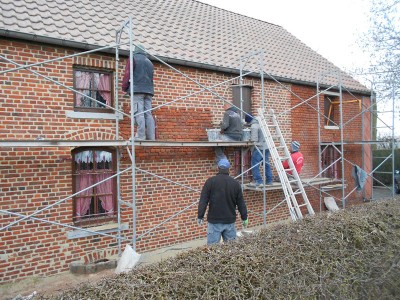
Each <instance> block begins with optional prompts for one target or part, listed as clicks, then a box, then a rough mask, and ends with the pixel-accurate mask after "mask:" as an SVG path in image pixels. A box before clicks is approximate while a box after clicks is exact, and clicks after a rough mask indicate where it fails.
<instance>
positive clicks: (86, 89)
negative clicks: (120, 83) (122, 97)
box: [74, 67, 113, 112]
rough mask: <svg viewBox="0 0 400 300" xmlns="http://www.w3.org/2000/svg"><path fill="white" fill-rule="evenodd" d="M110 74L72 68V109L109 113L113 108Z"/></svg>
mask: <svg viewBox="0 0 400 300" xmlns="http://www.w3.org/2000/svg"><path fill="white" fill-rule="evenodd" d="M112 77H113V76H112V72H111V71H106V70H97V69H85V68H79V67H75V68H74V89H75V90H76V91H78V92H79V93H75V97H74V109H75V110H77V111H88V110H90V111H96V112H110V110H111V109H110V108H108V107H107V106H105V105H104V104H107V105H108V106H111V107H113V99H112V80H113V78H112Z"/></svg>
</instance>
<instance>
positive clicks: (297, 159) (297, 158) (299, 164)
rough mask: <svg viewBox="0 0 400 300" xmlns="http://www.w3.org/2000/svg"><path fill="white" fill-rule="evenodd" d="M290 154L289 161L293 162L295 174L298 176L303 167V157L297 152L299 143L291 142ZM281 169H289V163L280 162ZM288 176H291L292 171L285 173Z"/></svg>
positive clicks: (286, 161)
mask: <svg viewBox="0 0 400 300" xmlns="http://www.w3.org/2000/svg"><path fill="white" fill-rule="evenodd" d="M291 148H292V149H291V154H290V159H291V160H292V161H293V164H294V167H295V168H296V171H297V174H300V172H301V169H302V168H303V165H304V156H303V154H302V153H301V152H300V151H299V150H300V143H299V142H298V141H292V143H291ZM282 164H283V168H284V169H289V168H290V166H289V161H288V160H285V161H284V162H282ZM286 172H287V173H288V174H289V175H292V171H289V170H288V171H286Z"/></svg>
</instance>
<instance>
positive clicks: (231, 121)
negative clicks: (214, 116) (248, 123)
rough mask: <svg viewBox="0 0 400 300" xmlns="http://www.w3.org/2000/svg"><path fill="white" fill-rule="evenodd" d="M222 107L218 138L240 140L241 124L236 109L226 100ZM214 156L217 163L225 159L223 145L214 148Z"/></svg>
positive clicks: (241, 133)
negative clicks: (222, 113) (222, 112)
mask: <svg viewBox="0 0 400 300" xmlns="http://www.w3.org/2000/svg"><path fill="white" fill-rule="evenodd" d="M224 109H225V112H224V116H223V118H222V122H221V123H220V128H221V131H220V133H221V134H220V139H221V140H222V141H241V140H242V135H243V124H242V120H241V118H240V114H239V112H238V109H237V108H236V107H235V106H232V105H231V104H230V103H228V102H225V103H224ZM215 156H216V159H215V160H216V162H217V163H218V162H219V161H220V160H221V159H227V157H226V155H225V153H224V148H223V147H216V148H215Z"/></svg>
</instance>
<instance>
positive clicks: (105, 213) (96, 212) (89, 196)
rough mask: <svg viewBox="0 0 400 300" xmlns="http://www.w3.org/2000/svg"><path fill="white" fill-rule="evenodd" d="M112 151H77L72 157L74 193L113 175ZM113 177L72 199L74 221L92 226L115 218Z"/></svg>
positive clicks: (94, 149)
mask: <svg viewBox="0 0 400 300" xmlns="http://www.w3.org/2000/svg"><path fill="white" fill-rule="evenodd" d="M115 155H116V154H115V151H114V150H110V149H106V148H93V149H90V148H78V149H75V150H74V151H73V153H72V156H73V177H72V178H73V192H74V194H75V193H77V192H79V191H82V190H84V189H85V188H87V187H90V186H92V185H94V184H96V183H97V182H100V181H102V180H104V179H106V178H108V177H110V176H112V175H114V174H115V163H114V161H115ZM115 189H116V178H115V177H113V178H112V179H109V180H106V181H104V182H103V183H101V184H98V185H96V186H94V187H92V188H90V189H88V190H85V191H83V192H81V193H80V194H78V195H76V196H75V197H74V216H73V219H74V222H75V223H78V224H80V225H93V224H97V223H101V222H103V221H104V220H110V219H114V217H115V216H116V191H115Z"/></svg>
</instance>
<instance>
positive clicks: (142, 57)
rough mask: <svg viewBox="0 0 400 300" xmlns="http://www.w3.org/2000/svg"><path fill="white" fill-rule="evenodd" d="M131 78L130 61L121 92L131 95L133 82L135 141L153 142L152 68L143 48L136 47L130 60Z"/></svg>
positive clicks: (126, 67) (126, 68) (140, 46)
mask: <svg viewBox="0 0 400 300" xmlns="http://www.w3.org/2000/svg"><path fill="white" fill-rule="evenodd" d="M132 65H133V66H132V68H133V78H132V80H131V78H130V60H129V59H128V62H127V64H126V66H125V71H124V77H123V80H122V90H123V91H124V92H126V93H128V94H129V95H130V94H131V86H130V83H131V82H133V106H134V107H133V113H134V117H135V122H136V124H137V132H136V135H135V140H146V139H147V140H155V122H154V118H153V116H152V113H151V101H152V98H153V95H154V82H153V74H154V66H153V63H152V62H151V61H150V59H148V58H147V56H146V52H145V48H144V47H143V46H142V45H136V47H135V51H134V53H133V60H132Z"/></svg>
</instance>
